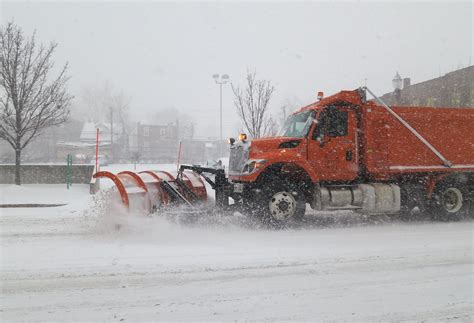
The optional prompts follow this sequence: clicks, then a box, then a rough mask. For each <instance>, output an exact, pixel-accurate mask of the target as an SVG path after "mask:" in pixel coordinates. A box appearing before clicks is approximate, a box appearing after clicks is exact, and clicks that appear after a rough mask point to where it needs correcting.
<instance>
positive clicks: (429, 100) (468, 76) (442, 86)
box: [381, 66, 474, 107]
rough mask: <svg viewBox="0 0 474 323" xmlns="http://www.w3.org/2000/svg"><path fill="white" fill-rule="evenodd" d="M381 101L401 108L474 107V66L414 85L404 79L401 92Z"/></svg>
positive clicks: (386, 96)
mask: <svg viewBox="0 0 474 323" xmlns="http://www.w3.org/2000/svg"><path fill="white" fill-rule="evenodd" d="M397 75H398V74H397ZM381 99H382V100H384V101H385V102H387V103H388V104H393V105H400V106H428V107H474V66H469V67H466V68H462V69H459V70H457V71H454V72H450V73H447V74H445V75H444V76H441V77H437V78H434V79H431V80H428V81H424V82H420V83H417V84H413V85H412V84H411V80H410V79H409V78H404V79H403V87H402V89H401V90H399V91H397V90H395V91H394V92H390V93H386V94H384V95H382V96H381Z"/></svg>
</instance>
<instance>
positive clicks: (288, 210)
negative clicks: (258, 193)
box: [258, 181, 306, 228]
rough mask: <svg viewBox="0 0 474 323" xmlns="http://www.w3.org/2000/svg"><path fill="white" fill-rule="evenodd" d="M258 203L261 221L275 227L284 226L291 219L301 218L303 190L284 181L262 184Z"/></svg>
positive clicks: (303, 210)
mask: <svg viewBox="0 0 474 323" xmlns="http://www.w3.org/2000/svg"><path fill="white" fill-rule="evenodd" d="M258 204H259V213H260V217H261V219H262V221H263V222H264V223H268V224H270V225H271V226H273V227H276V228H282V227H285V226H286V225H288V224H289V223H290V222H291V221H293V220H301V219H302V218H303V217H304V214H305V211H306V201H305V197H304V194H303V191H302V190H301V189H300V188H299V187H298V186H297V185H295V184H292V183H288V182H285V181H275V182H273V183H269V184H267V185H264V188H263V196H262V198H261V199H259V201H258Z"/></svg>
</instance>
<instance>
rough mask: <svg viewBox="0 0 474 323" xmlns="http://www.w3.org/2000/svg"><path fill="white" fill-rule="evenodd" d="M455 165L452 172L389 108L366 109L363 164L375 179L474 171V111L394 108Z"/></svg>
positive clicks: (363, 110) (362, 151)
mask: <svg viewBox="0 0 474 323" xmlns="http://www.w3.org/2000/svg"><path fill="white" fill-rule="evenodd" d="M393 110H394V111H395V112H396V113H397V114H399V115H400V116H401V117H402V118H403V119H404V120H406V121H407V122H408V123H409V124H410V125H411V126H412V127H413V128H414V129H415V130H417V131H418V133H420V134H421V135H422V136H423V137H424V138H425V139H426V140H428V142H429V143H430V144H431V145H432V146H433V147H434V148H436V149H437V150H438V151H439V152H440V153H441V154H442V155H443V156H444V157H445V158H446V159H448V160H449V161H450V162H451V163H452V167H451V168H448V167H446V166H444V165H443V162H442V161H441V160H440V159H439V158H438V157H437V156H436V155H435V154H434V153H433V152H432V151H431V150H430V149H429V148H428V147H427V146H426V145H424V144H423V143H422V142H421V141H420V140H419V139H418V138H417V137H416V136H415V135H414V134H413V133H412V132H410V130H408V129H407V128H406V127H405V126H403V125H402V123H401V122H400V121H398V120H397V119H396V118H395V117H394V116H392V115H391V114H390V113H389V112H388V111H387V110H385V108H383V107H381V106H375V105H367V106H365V107H363V108H362V130H363V131H362V133H363V140H362V141H363V143H362V145H361V146H360V150H361V158H362V162H363V164H364V165H365V168H366V171H367V172H368V174H369V175H371V176H372V177H373V178H387V177H389V176H391V175H393V174H397V173H407V172H410V173H411V172H433V171H435V172H436V171H440V172H444V171H459V170H463V171H474V109H472V108H428V107H393Z"/></svg>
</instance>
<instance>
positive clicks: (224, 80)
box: [212, 74, 229, 155]
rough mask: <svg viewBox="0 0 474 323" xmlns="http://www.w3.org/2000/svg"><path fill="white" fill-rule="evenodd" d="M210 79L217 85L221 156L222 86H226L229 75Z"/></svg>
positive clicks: (213, 76) (220, 151) (215, 76)
mask: <svg viewBox="0 0 474 323" xmlns="http://www.w3.org/2000/svg"><path fill="white" fill-rule="evenodd" d="M212 78H213V79H214V81H215V82H216V84H219V154H220V155H221V154H222V149H221V148H222V139H223V138H222V85H224V84H226V83H227V82H228V81H229V75H227V74H223V75H219V74H214V75H212Z"/></svg>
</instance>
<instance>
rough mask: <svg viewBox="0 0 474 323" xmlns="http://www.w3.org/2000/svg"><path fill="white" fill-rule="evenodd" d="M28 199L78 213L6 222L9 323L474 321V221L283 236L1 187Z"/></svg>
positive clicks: (3, 310) (301, 230) (388, 222)
mask: <svg viewBox="0 0 474 323" xmlns="http://www.w3.org/2000/svg"><path fill="white" fill-rule="evenodd" d="M20 191H22V192H20ZM26 191H27V193H25V192H26ZM19 193H23V194H22V195H23V196H31V197H35V198H38V200H40V201H42V202H43V203H45V202H50V201H53V202H66V203H69V204H68V205H66V206H63V207H56V208H13V209H1V208H0V228H1V229H0V241H1V270H0V280H1V289H2V293H1V302H0V304H1V305H0V319H1V320H2V321H16V320H28V321H31V320H33V321H36V320H45V321H72V320H75V321H76V320H87V321H129V322H137V321H145V320H152V321H155V320H231V319H240V320H246V319H255V320H263V319H268V320H322V319H329V320H382V319H383V320H425V319H432V320H446V319H453V320H459V319H460V320H466V321H469V320H471V319H472V318H473V315H474V314H473V313H474V307H473V306H474V303H473V294H474V291H473V288H474V287H473V286H474V273H473V232H474V231H473V229H474V228H473V224H474V222H473V221H472V220H464V221H461V222H457V223H434V222H429V221H425V222H414V223H403V222H399V221H397V220H393V219H389V218H386V217H384V218H370V217H362V216H357V215H354V214H352V213H338V214H336V215H332V214H323V213H320V214H314V213H313V214H310V215H309V216H308V217H307V225H306V226H302V227H295V228H292V229H289V230H284V231H273V230H267V229H262V228H257V227H255V223H253V222H251V221H249V220H246V219H245V218H244V217H241V216H236V217H208V218H204V219H200V220H197V221H189V222H187V221H183V220H184V219H181V220H180V221H178V220H177V219H175V218H169V217H163V216H161V217H160V216H157V217H153V218H144V217H139V216H136V215H127V216H126V215H123V214H101V212H99V211H97V210H96V209H94V208H91V206H94V202H93V201H92V200H91V197H90V196H89V195H88V186H87V185H74V186H73V187H72V189H71V190H69V191H68V190H66V188H65V186H62V187H60V186H56V185H51V186H33V185H28V186H25V187H21V188H17V187H11V186H9V185H4V186H0V194H1V196H2V199H3V200H2V202H5V203H6V202H10V203H11V202H12V201H11V199H13V198H17V201H19V202H24V201H25V202H28V201H26V200H25V199H24V198H23V199H22V198H20V197H19V195H18V194H19ZM4 200H8V201H4ZM117 224H120V229H119V230H118V229H117Z"/></svg>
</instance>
